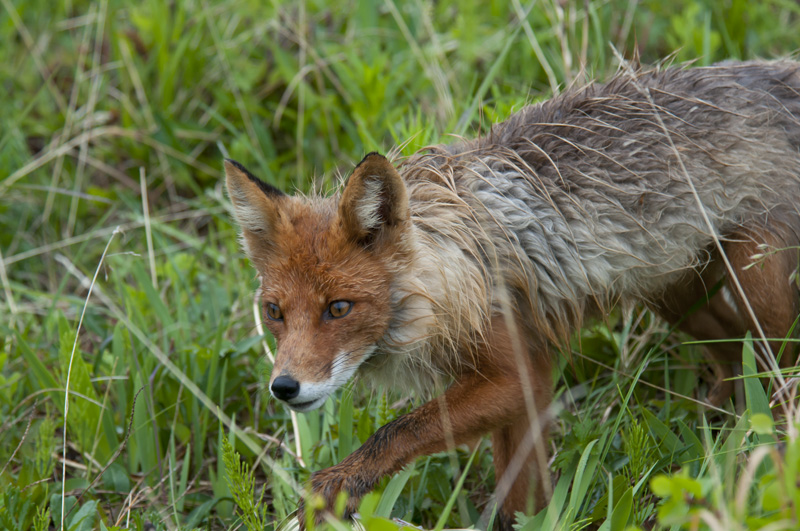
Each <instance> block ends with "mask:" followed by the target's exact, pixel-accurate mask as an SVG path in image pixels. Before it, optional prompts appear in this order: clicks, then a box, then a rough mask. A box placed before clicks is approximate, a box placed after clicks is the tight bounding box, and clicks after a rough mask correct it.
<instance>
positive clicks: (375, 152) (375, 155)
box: [356, 151, 386, 168]
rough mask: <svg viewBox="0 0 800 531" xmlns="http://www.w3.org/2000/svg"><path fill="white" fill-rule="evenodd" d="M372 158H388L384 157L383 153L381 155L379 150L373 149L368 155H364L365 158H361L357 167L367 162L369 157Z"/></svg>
mask: <svg viewBox="0 0 800 531" xmlns="http://www.w3.org/2000/svg"><path fill="white" fill-rule="evenodd" d="M372 158H379V159H383V160H386V157H384V156H383V155H381V154H380V153H378V152H377V151H372V152H370V153H367V154H366V155H364V158H363V159H361V162H359V163H358V164H356V168H358V167H359V166H361V165H362V164H364V163H365V162H367V161H368V160H369V159H372Z"/></svg>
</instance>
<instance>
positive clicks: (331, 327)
mask: <svg viewBox="0 0 800 531" xmlns="http://www.w3.org/2000/svg"><path fill="white" fill-rule="evenodd" d="M225 173H226V183H227V188H228V194H229V196H230V198H231V202H232V203H233V211H234V215H235V217H236V220H237V222H238V223H239V226H240V227H241V231H242V240H243V246H244V249H245V252H246V254H247V255H248V257H249V258H250V261H251V262H252V264H253V266H254V267H255V268H256V270H257V271H258V275H259V278H260V280H261V286H260V288H259V289H260V290H261V302H262V305H263V308H262V311H263V320H264V324H265V325H266V326H267V328H268V329H269V330H270V332H272V334H273V335H274V336H275V339H276V340H277V343H278V352H277V355H276V359H275V366H274V368H273V371H272V377H271V379H270V383H269V388H270V392H271V393H272V395H273V396H274V397H275V398H277V399H278V400H281V401H283V402H285V403H286V404H287V405H288V406H289V407H290V408H292V409H294V410H296V411H309V410H312V409H315V408H317V407H319V406H321V405H322V404H323V403H324V402H325V399H326V398H327V397H328V396H329V395H330V394H331V393H332V392H333V391H335V390H336V389H337V388H338V387H340V386H341V385H343V384H344V383H346V382H347V381H348V380H349V379H350V377H351V376H352V375H353V374H354V373H355V372H356V370H357V369H358V367H359V366H360V365H361V364H362V363H363V362H364V361H365V360H366V359H367V358H369V356H370V355H371V354H372V353H373V352H374V351H375V350H376V348H377V346H378V343H379V342H380V340H381V338H382V337H383V336H384V334H385V333H386V331H387V329H388V327H389V325H390V320H391V292H390V287H391V282H392V263H393V260H395V259H397V258H398V254H399V253H400V254H401V253H402V251H401V250H400V249H399V242H402V240H403V237H404V235H405V233H406V232H407V231H408V230H409V225H410V221H409V205H408V194H407V191H406V187H405V184H404V182H403V180H402V178H401V177H400V175H399V174H398V172H397V170H396V169H395V168H394V166H392V164H391V163H390V162H389V161H388V160H387V159H386V158H384V157H383V156H381V155H379V154H377V153H371V154H369V155H367V156H366V157H365V158H364V160H362V161H361V162H360V163H359V164H358V166H356V168H355V170H354V171H353V173H352V174H351V175H350V177H349V179H348V180H347V183H346V184H345V186H344V189H343V191H342V193H341V194H340V195H337V196H334V197H329V198H307V197H293V196H288V195H286V194H284V193H283V192H281V191H280V190H278V189H277V188H274V187H273V186H270V185H268V184H266V183H264V182H263V181H261V180H260V179H258V178H257V177H255V176H254V175H252V174H251V173H250V172H248V171H247V170H246V169H245V168H244V167H243V166H241V165H240V164H239V163H237V162H234V161H232V160H226V161H225Z"/></svg>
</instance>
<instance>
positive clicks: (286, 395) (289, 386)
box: [272, 375, 300, 401]
mask: <svg viewBox="0 0 800 531" xmlns="http://www.w3.org/2000/svg"><path fill="white" fill-rule="evenodd" d="M299 394H300V382H298V381H297V380H295V379H294V378H292V377H291V376H286V375H282V376H278V377H277V378H275V381H273V382H272V395H273V396H274V397H275V398H277V399H278V400H283V401H286V400H290V399H292V398H294V397H296V396H297V395H299Z"/></svg>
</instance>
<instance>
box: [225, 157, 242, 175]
mask: <svg viewBox="0 0 800 531" xmlns="http://www.w3.org/2000/svg"><path fill="white" fill-rule="evenodd" d="M222 160H223V162H225V164H230V165H231V166H233V167H234V168H236V169H237V170H240V171H243V172H246V171H247V170H246V169H245V167H244V166H242V165H241V164H239V163H238V162H236V161H235V160H233V159H222Z"/></svg>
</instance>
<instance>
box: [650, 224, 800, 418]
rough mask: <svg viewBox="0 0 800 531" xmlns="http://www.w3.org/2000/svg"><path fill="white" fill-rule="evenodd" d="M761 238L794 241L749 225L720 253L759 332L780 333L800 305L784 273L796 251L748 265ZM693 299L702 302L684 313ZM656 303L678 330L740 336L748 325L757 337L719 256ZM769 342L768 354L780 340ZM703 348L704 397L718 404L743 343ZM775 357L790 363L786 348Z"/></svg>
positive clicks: (707, 336) (776, 244) (778, 244)
mask: <svg viewBox="0 0 800 531" xmlns="http://www.w3.org/2000/svg"><path fill="white" fill-rule="evenodd" d="M762 243H766V244H767V245H768V246H770V247H772V248H782V247H786V246H789V245H797V243H796V241H792V240H788V239H785V238H781V237H779V236H777V235H776V234H775V233H773V232H768V231H759V232H756V231H748V232H741V233H738V234H734V235H732V236H731V237H729V238H728V241H727V242H726V243H725V253H726V256H727V258H728V261H729V262H730V265H731V269H732V270H733V271H734V272H735V273H736V276H737V279H738V280H739V284H740V285H741V288H742V291H743V292H744V297H745V298H746V299H747V301H748V302H749V305H750V308H751V309H752V311H753V313H754V314H755V317H756V319H757V320H758V323H759V324H760V326H761V329H762V330H763V332H764V334H765V335H766V336H767V337H769V338H782V337H785V336H786V335H787V334H788V333H789V331H790V329H791V326H792V323H793V322H794V320H795V319H796V318H797V315H798V312H799V311H800V309H799V308H798V291H797V288H796V287H792V286H790V285H789V277H790V275H791V274H792V272H793V271H794V270H795V268H796V267H797V254H796V251H793V250H788V251H778V252H777V253H774V254H771V255H768V256H766V257H764V258H763V259H762V260H760V261H758V263H756V264H755V265H752V264H754V259H753V256H754V255H757V254H762V255H764V254H765V253H766V251H765V250H764V249H762V248H760V247H759V245H760V244H762ZM714 254H716V253H714ZM748 266H749V267H748ZM720 279H723V280H722V282H723V284H722V286H721V287H719V289H717V290H716V291H715V292H713V293H712V294H711V295H710V296H709V292H710V291H713V290H712V288H714V287H715V286H716V285H717V283H718V282H719V281H720ZM704 300H705V303H704V304H703V303H702V302H703V301H704ZM697 303H701V304H702V305H701V306H700V307H699V308H697V309H696V311H695V312H693V313H689V312H690V309H692V307H693V306H696V305H697ZM655 309H656V311H657V312H658V313H660V314H661V315H662V316H663V317H664V318H665V319H667V320H668V321H669V322H670V323H673V324H674V323H679V325H678V327H679V328H680V329H681V330H683V331H684V332H686V333H688V334H690V335H692V336H693V337H695V338H697V339H700V340H726V339H736V338H742V337H744V335H745V334H746V333H747V331H748V330H749V331H750V332H751V334H752V335H753V337H754V338H756V339H757V338H758V337H760V334H759V333H758V328H757V327H756V326H755V324H754V322H753V319H752V317H751V315H750V312H749V311H748V310H747V306H746V305H745V304H744V302H743V298H742V294H741V293H740V291H739V289H738V288H737V286H736V283H734V282H733V281H732V280H731V278H730V273H729V272H728V270H727V268H726V267H725V265H724V263H723V262H722V260H721V258H720V257H719V256H716V257H715V258H714V259H713V265H712V266H710V267H709V268H707V270H705V271H704V272H703V273H702V274H700V273H697V272H692V274H691V275H687V277H686V278H685V279H684V281H683V282H681V283H679V284H678V285H677V286H675V287H673V289H670V290H668V293H667V294H665V296H664V297H663V298H662V300H661V301H660V302H659V304H658V305H656V307H655ZM770 348H771V351H772V355H777V354H778V352H779V351H780V348H781V342H780V341H773V342H771V343H770ZM706 349H707V351H708V354H709V359H710V364H711V368H712V371H713V373H714V376H715V380H714V382H713V384H714V385H713V387H712V389H711V391H710V392H709V394H708V400H709V402H710V403H712V404H714V405H721V404H723V403H724V402H725V401H726V400H727V399H728V398H729V397H730V396H731V395H732V393H733V388H734V385H733V382H732V381H730V380H728V381H726V379H729V378H731V377H733V376H734V375H735V373H736V370H735V367H736V365H738V364H740V363H741V359H742V357H741V353H742V345H741V343H736V342H728V343H724V342H721V343H715V344H710V345H707V347H706ZM780 361H781V366H783V367H787V366H790V365H792V364H793V363H794V361H795V360H794V355H793V354H792V349H791V348H788V350H787V351H786V353H785V354H784V356H783V357H782V358H781V360H780ZM762 368H764V367H762Z"/></svg>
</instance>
